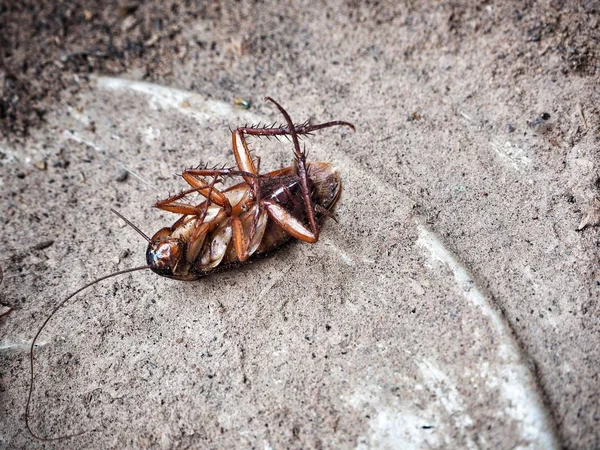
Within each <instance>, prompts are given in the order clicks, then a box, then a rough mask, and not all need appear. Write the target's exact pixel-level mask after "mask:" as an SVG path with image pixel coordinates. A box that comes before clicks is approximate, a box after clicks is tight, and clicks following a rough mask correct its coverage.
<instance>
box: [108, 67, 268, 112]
mask: <svg viewBox="0 0 600 450" xmlns="http://www.w3.org/2000/svg"><path fill="white" fill-rule="evenodd" d="M97 86H98V88H100V89H106V90H112V91H128V92H139V93H141V94H145V95H147V96H148V104H149V106H150V107H151V108H153V109H161V108H171V109H175V110H177V111H179V112H180V113H182V114H184V115H186V116H190V117H192V118H193V119H195V120H196V121H197V122H198V123H201V124H203V123H205V122H207V121H208V120H210V119H211V118H214V117H232V116H235V117H240V118H241V119H242V120H245V121H248V122H256V123H258V122H259V121H260V118H259V117H258V116H256V115H254V114H252V113H250V112H248V111H245V110H240V109H235V108H234V107H233V105H232V104H228V103H225V102H221V101H218V100H210V99H206V98H204V97H202V96H201V95H199V94H195V93H193V92H189V91H184V90H181V89H175V88H171V87H167V86H160V85H158V84H153V83H145V82H143V81H133V80H125V79H122V78H111V77H98V78H97Z"/></svg>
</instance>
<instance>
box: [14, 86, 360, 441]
mask: <svg viewBox="0 0 600 450" xmlns="http://www.w3.org/2000/svg"><path fill="white" fill-rule="evenodd" d="M266 100H268V101H271V102H272V103H273V104H275V106H276V107H277V108H278V109H279V111H280V112H281V113H282V114H283V116H284V117H285V121H286V125H281V126H279V127H258V126H251V127H241V128H237V129H236V130H234V131H232V145H233V153H234V156H235V160H236V164H237V168H236V169H233V168H231V169H226V168H223V169H208V168H197V169H187V170H185V171H184V172H183V173H182V177H183V179H184V180H185V181H186V182H187V183H188V184H189V185H190V186H191V189H189V190H187V191H184V192H182V193H180V194H177V195H174V196H172V197H169V198H167V199H166V200H162V201H159V202H157V203H156V205H155V206H156V207H157V208H159V209H162V210H165V211H170V212H173V213H176V214H181V217H180V218H179V219H178V220H177V221H176V222H175V223H174V224H173V225H172V226H171V227H166V228H162V229H161V230H159V231H158V232H157V233H156V234H154V236H153V237H152V238H149V237H148V236H146V235H145V234H144V233H143V232H142V231H141V230H139V229H138V228H137V227H136V226H135V225H133V224H132V223H131V222H130V221H129V220H127V219H126V218H125V217H123V216H122V215H121V214H120V213H118V212H116V211H114V210H112V211H113V212H115V213H116V214H117V215H118V216H119V217H121V218H122V219H124V220H125V221H126V222H127V224H129V225H130V226H131V227H132V228H133V229H135V230H136V231H137V232H138V233H139V234H140V235H142V236H143V237H144V238H145V239H146V240H147V241H148V248H147V250H146V262H147V265H146V266H142V267H135V268H131V269H125V270H121V271H118V272H114V273H111V274H108V275H105V276H102V277H100V278H97V279H96V280H94V281H92V282H90V283H88V284H86V285H85V286H83V287H81V288H79V289H78V290H76V291H75V292H73V293H72V294H70V295H69V296H68V297H67V298H65V299H64V300H62V301H61V302H60V303H59V304H58V305H57V306H56V307H55V308H54V309H53V310H52V312H51V313H50V314H49V315H48V316H47V317H46V319H45V321H44V322H43V323H42V325H41V327H40V328H39V329H38V332H37V333H36V335H35V337H34V338H33V341H32V342H31V348H30V354H29V356H30V358H29V359H30V385H29V395H28V398H27V404H26V408H25V424H26V427H27V430H28V431H29V433H30V434H31V435H32V436H33V437H35V438H36V439H39V440H42V441H55V440H61V439H66V438H69V437H74V436H77V435H79V434H82V433H76V434H72V435H69V436H61V437H55V438H46V437H41V436H39V435H38V434H37V433H35V432H34V431H33V430H32V428H31V426H30V420H29V417H30V414H29V411H30V404H31V397H32V394H33V382H34V357H33V356H34V348H35V343H36V341H37V339H38V337H39V335H40V334H41V332H42V330H43V329H44V328H45V326H46V325H47V324H48V322H49V321H50V319H51V318H52V317H53V316H54V314H55V313H56V312H57V311H58V310H59V309H60V308H61V307H62V306H63V305H64V304H65V303H66V302H67V301H68V300H70V299H71V298H73V297H74V296H76V295H77V294H79V293H80V292H81V291H83V290H84V289H87V288H88V287H90V286H92V285H94V284H96V283H98V282H100V281H103V280H106V279H108V278H112V277H114V276H117V275H122V274H125V273H130V272H134V271H138V270H145V269H151V270H152V271H153V272H155V273H157V274H158V275H161V276H164V277H168V278H173V279H177V280H197V279H199V278H202V277H204V276H207V275H208V274H210V273H212V272H215V271H220V270H224V269H228V268H231V267H234V266H236V265H239V264H241V263H244V262H246V261H248V260H249V259H250V258H252V257H258V256H261V255H264V254H266V253H268V252H270V251H272V250H275V249H277V248H278V247H280V246H281V245H283V244H285V243H286V242H287V241H289V240H290V239H292V238H296V239H298V240H301V241H304V242H308V243H315V242H317V240H318V239H319V232H320V227H321V224H322V222H323V220H324V219H325V218H326V217H333V218H335V215H334V214H333V212H332V210H333V208H334V206H335V204H336V203H337V201H338V199H339V197H340V193H341V189H342V183H341V178H340V175H339V173H338V172H337V170H336V169H335V168H334V167H333V166H332V165H331V164H330V163H327V162H311V163H307V161H306V152H304V151H301V150H300V142H299V139H298V137H299V136H308V135H310V134H312V133H313V132H314V131H317V130H320V129H323V128H329V127H333V126H347V127H350V128H352V129H353V130H354V126H353V125H352V124H351V123H349V122H344V121H332V122H326V123H322V124H316V125H312V124H310V122H304V123H302V124H300V125H295V124H294V123H293V122H292V120H291V118H290V116H289V114H288V113H287V112H286V111H285V110H284V109H283V108H282V107H281V106H280V105H279V104H278V103H277V102H276V101H275V100H273V99H271V98H269V97H267V98H266ZM247 136H258V137H260V136H266V137H276V138H278V137H281V136H285V137H287V138H291V140H292V142H293V145H294V164H293V165H292V166H290V167H286V168H283V169H279V170H275V171H272V172H268V173H266V174H260V173H259V171H258V166H259V162H260V159H258V158H257V159H256V160H253V159H252V157H251V154H250V150H249V148H248V144H247V142H246V137H247ZM234 176H239V177H241V178H242V179H243V181H242V182H241V183H239V184H237V185H235V186H232V187H230V188H228V189H225V190H223V191H220V190H219V189H217V187H216V185H217V184H218V183H219V182H220V180H221V178H224V177H234ZM209 179H210V181H209ZM193 192H197V193H199V194H200V195H202V196H203V197H204V198H205V200H204V201H202V202H201V203H200V204H194V203H193V202H190V201H189V200H188V195H189V194H191V193H193Z"/></svg>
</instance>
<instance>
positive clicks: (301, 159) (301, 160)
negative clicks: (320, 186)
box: [265, 97, 319, 242]
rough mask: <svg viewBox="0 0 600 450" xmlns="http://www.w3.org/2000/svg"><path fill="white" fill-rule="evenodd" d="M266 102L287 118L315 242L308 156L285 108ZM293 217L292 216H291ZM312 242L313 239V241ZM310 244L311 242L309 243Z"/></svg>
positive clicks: (316, 238)
mask: <svg viewBox="0 0 600 450" xmlns="http://www.w3.org/2000/svg"><path fill="white" fill-rule="evenodd" d="M265 100H266V101H270V102H272V103H274V104H275V106H276V107H277V109H279V111H280V112H281V114H283V117H284V118H285V120H286V122H287V124H288V129H289V131H290V134H291V136H292V141H293V142H294V156H295V159H296V167H297V169H298V176H299V177H300V187H301V188H302V197H303V198H304V204H305V206H306V215H307V216H308V223H309V225H310V230H311V231H312V234H313V236H314V242H316V241H317V240H319V227H318V226H317V221H316V219H315V210H314V207H313V202H312V199H311V196H310V190H309V188H308V176H307V171H306V154H305V153H303V152H302V151H300V141H299V140H298V135H297V134H296V129H295V127H294V124H293V122H292V119H291V118H290V115H289V114H288V113H287V111H286V110H285V109H283V107H282V106H281V105H280V104H279V103H277V102H276V101H275V100H273V99H272V98H271V97H266V98H265ZM290 217H291V216H290ZM311 240H312V239H311ZM307 242H309V241H307Z"/></svg>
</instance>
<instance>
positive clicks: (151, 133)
mask: <svg viewBox="0 0 600 450" xmlns="http://www.w3.org/2000/svg"><path fill="white" fill-rule="evenodd" d="M142 134H143V135H144V142H145V143H146V144H148V145H152V144H154V143H155V142H156V141H157V140H158V138H160V135H161V132H160V129H158V128H154V127H148V128H146V129H145V130H142Z"/></svg>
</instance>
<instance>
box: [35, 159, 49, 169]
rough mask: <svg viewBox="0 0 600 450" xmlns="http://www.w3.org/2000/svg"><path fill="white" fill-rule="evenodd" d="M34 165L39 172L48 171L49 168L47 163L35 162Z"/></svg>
mask: <svg viewBox="0 0 600 450" xmlns="http://www.w3.org/2000/svg"><path fill="white" fill-rule="evenodd" d="M33 165H34V166H35V167H36V168H37V169H39V170H46V168H47V167H48V164H47V163H46V161H35V162H34V163H33Z"/></svg>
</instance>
